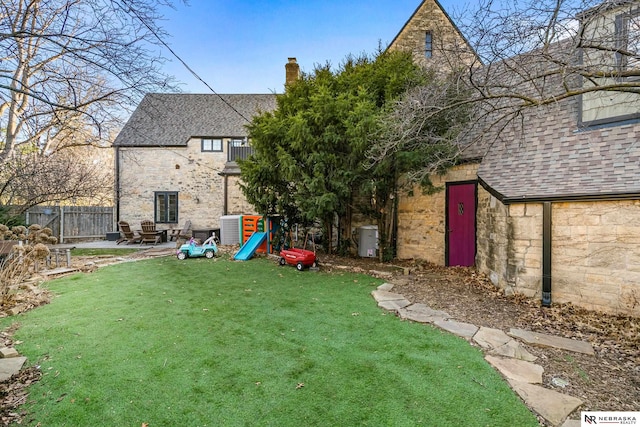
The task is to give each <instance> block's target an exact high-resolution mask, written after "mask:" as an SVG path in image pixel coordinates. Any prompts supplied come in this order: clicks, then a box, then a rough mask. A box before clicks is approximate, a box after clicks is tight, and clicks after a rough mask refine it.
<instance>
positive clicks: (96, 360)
mask: <svg viewBox="0 0 640 427" xmlns="http://www.w3.org/2000/svg"><path fill="white" fill-rule="evenodd" d="M381 283H382V282H381V281H380V280H377V279H372V278H370V277H368V276H365V275H357V274H351V273H323V272H310V271H304V272H298V271H296V269H295V268H292V267H279V266H277V265H276V264H275V263H274V262H272V261H268V260H266V259H254V260H251V261H247V262H233V261H229V260H226V259H220V258H218V259H215V260H207V259H204V258H200V259H190V260H186V261H179V260H177V259H176V258H174V257H167V258H158V259H153V260H145V261H138V262H129V263H123V264H119V265H114V266H110V267H105V268H102V269H100V270H99V271H97V272H95V273H93V274H79V275H75V276H70V277H67V278H64V279H60V280H56V281H53V282H50V283H49V284H48V286H49V288H50V289H51V290H52V291H54V292H55V293H56V294H57V295H58V296H57V297H56V298H54V299H53V301H52V303H51V304H49V305H47V306H44V307H41V308H38V309H36V310H33V311H31V312H29V313H27V314H25V315H21V316H19V317H17V318H15V319H4V321H3V323H2V324H1V326H3V327H6V326H8V325H9V322H10V321H11V320H13V321H16V322H19V323H20V325H21V326H20V328H19V329H18V331H17V332H16V334H15V339H16V340H21V341H23V343H22V344H21V345H19V346H18V350H19V351H20V352H21V353H22V354H23V355H25V356H27V357H28V358H29V362H28V363H31V364H34V365H40V366H41V369H42V372H43V373H44V376H43V378H42V379H41V381H39V382H38V383H36V384H35V385H33V386H31V387H30V396H29V402H28V404H27V405H25V406H24V407H23V408H22V409H24V410H26V411H28V412H29V416H27V417H25V423H26V424H28V425H42V426H74V427H78V426H114V427H115V426H131V427H139V426H141V425H142V424H143V423H148V426H149V427H160V426H171V427H173V426H190V427H191V426H249V425H251V426H253V425H255V426H278V427H281V426H365V425H368V426H416V425H428V426H515V425H517V426H523V427H524V426H532V427H533V426H537V425H538V423H537V421H536V418H535V417H534V416H533V415H532V414H531V412H530V411H529V410H528V409H527V408H526V407H525V406H524V405H523V403H522V402H521V401H520V399H519V398H518V397H517V396H516V395H515V394H514V393H513V392H512V391H511V389H510V388H509V387H508V386H507V384H506V382H505V381H504V380H503V379H502V378H501V377H500V375H499V374H498V373H496V372H495V371H494V370H493V369H492V368H491V367H490V366H489V365H488V364H487V363H486V362H485V361H484V360H483V356H482V354H481V352H480V351H479V350H478V349H476V348H474V347H471V346H470V345H469V344H468V343H467V342H466V341H464V340H463V339H460V338H457V337H454V336H452V335H450V334H448V333H444V332H442V331H440V330H438V329H435V328H433V327H431V326H426V325H421V324H415V323H410V322H403V321H400V320H399V319H398V318H397V317H395V316H393V315H392V314H389V313H387V312H385V311H382V310H381V309H379V308H378V307H377V306H376V304H375V302H374V300H373V298H372V297H371V296H370V292H371V291H372V290H373V289H375V287H376V286H378V285H380V284H381ZM39 423H41V424H39Z"/></svg>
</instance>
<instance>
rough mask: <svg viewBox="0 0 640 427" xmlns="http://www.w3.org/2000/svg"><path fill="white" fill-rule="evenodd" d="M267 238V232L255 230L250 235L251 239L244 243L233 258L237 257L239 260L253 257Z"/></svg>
mask: <svg viewBox="0 0 640 427" xmlns="http://www.w3.org/2000/svg"><path fill="white" fill-rule="evenodd" d="M266 238H267V233H263V232H257V231H256V232H255V233H253V234H252V235H251V237H249V240H247V241H246V242H245V244H244V245H242V247H241V248H240V250H239V251H238V252H236V254H235V255H234V256H233V259H237V260H239V261H247V260H249V259H251V257H252V256H253V254H255V253H256V250H257V249H258V248H259V247H260V245H261V244H262V242H264V241H265V240H266Z"/></svg>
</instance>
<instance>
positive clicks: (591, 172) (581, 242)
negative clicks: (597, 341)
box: [396, 1, 640, 316]
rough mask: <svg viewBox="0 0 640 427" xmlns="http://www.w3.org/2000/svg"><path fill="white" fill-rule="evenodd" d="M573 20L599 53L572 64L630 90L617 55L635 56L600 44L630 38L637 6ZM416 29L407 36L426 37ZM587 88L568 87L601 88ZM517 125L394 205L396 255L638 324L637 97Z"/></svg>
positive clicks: (594, 96)
mask: <svg viewBox="0 0 640 427" xmlns="http://www.w3.org/2000/svg"><path fill="white" fill-rule="evenodd" d="M430 3H433V2H430ZM607 5H611V6H607ZM414 18H415V15H414ZM579 18H580V19H581V24H582V26H583V29H584V31H583V32H582V34H583V37H590V40H591V41H592V42H597V43H592V45H594V44H598V43H599V44H600V46H601V48H600V49H594V50H593V51H591V50H588V49H582V50H581V51H579V54H580V55H579V57H578V60H580V61H582V64H585V65H590V64H591V63H593V64H596V61H597V64H600V65H602V64H603V63H604V64H609V65H610V66H611V67H612V68H615V67H625V68H623V69H624V70H627V71H628V70H631V71H633V70H635V71H636V72H635V73H633V72H631V73H630V75H631V76H630V77H622V78H629V79H636V80H634V81H637V79H638V77H637V75H638V73H637V71H638V70H637V68H638V66H639V63H638V62H637V57H638V56H637V55H638V44H637V38H636V42H635V44H632V43H628V44H627V45H626V46H625V48H626V49H627V50H628V51H631V52H632V53H633V52H635V56H633V55H631V56H627V57H624V56H623V55H622V56H621V55H620V53H619V52H620V51H623V49H622V48H620V46H617V45H616V46H609V48H608V49H606V48H605V49H603V48H602V46H606V44H607V43H620V39H621V37H620V35H621V34H626V35H628V36H630V35H631V34H632V33H633V32H634V31H635V32H638V31H639V29H640V25H639V24H638V22H639V21H640V7H638V2H637V1H626V2H624V1H623V2H609V3H605V4H604V6H603V7H601V8H599V9H598V10H597V14H596V13H595V12H594V11H587V12H585V13H584V14H583V15H581V16H580V17H579ZM418 21H419V20H416V22H415V23H414V24H415V28H416V30H415V31H416V32H417V31H418V30H419V28H420V26H422V27H421V28H422V31H423V32H424V31H431V30H430V25H432V24H430V23H429V22H428V21H424V20H422V21H421V22H418ZM411 26H412V25H411V24H410V23H408V24H407V25H406V26H405V29H406V28H407V27H411ZM596 28H597V30H595V29H596ZM405 29H403V31H404V30H405ZM401 34H402V32H401ZM605 35H607V36H608V37H605ZM612 36H613V37H612ZM635 36H636V37H637V36H638V34H635ZM596 37H601V38H602V39H601V40H596ZM399 38H400V37H397V38H396V42H397V40H398V39H399ZM605 38H606V40H605ZM415 40H416V43H420V44H422V45H424V43H425V42H424V40H420V39H419V38H415ZM427 40H428V39H427ZM401 47H402V46H398V48H401ZM403 48H406V46H404V47H403ZM421 49H422V48H415V47H414V48H413V50H414V51H416V52H417V51H420V50H421ZM603 55H604V56H605V57H604V58H603ZM603 60H604V62H603ZM634 67H635V68H634ZM616 69H620V68H616ZM622 75H623V76H624V73H623V74H622ZM633 75H635V77H634V76H633ZM590 81H591V82H592V83H588V82H586V81H585V82H583V81H582V80H577V87H578V88H579V89H580V88H585V87H586V88H588V85H589V84H597V85H606V84H607V83H609V82H610V81H608V80H607V78H605V77H602V78H600V79H592V80H590ZM520 123H521V128H519V129H518V128H516V127H506V128H505V129H504V130H503V131H502V132H501V134H500V138H499V140H497V139H496V140H493V142H492V143H490V144H484V143H478V142H476V145H474V146H472V149H471V150H469V151H467V152H466V153H465V154H464V156H463V161H462V162H461V163H460V164H459V165H458V166H456V167H454V168H452V169H451V170H449V171H448V173H446V174H445V175H443V176H434V177H433V182H434V184H435V185H439V186H442V187H443V188H444V191H442V192H439V193H436V194H434V195H430V196H425V195H422V194H421V192H420V191H419V190H416V191H413V192H412V195H408V194H403V195H401V196H400V197H399V207H398V257H399V258H403V259H411V258H414V259H423V260H427V261H430V262H433V263H435V264H439V265H450V266H453V265H475V266H476V267H477V268H478V270H479V271H481V272H484V273H486V274H487V275H489V277H490V278H491V280H492V282H493V283H494V284H495V285H496V286H498V287H500V288H502V289H504V290H505V291H506V292H508V293H520V294H524V295H526V296H529V297H537V298H541V300H542V302H543V304H544V305H549V304H551V302H552V301H553V302H557V303H562V302H572V303H573V304H576V305H579V306H582V307H585V308H589V309H596V310H601V311H605V312H612V313H621V314H628V315H633V316H640V245H639V243H640V179H639V178H640V95H638V93H637V92H636V93H632V92H612V91H602V90H600V91H593V92H585V93H583V94H582V95H580V96H571V97H567V98H565V99H563V100H561V101H558V102H555V103H551V104H549V105H548V106H546V107H538V108H533V109H529V110H526V111H523V112H522V120H521V122H520ZM484 136H487V135H484ZM487 140H488V139H484V141H485V142H486V141H487Z"/></svg>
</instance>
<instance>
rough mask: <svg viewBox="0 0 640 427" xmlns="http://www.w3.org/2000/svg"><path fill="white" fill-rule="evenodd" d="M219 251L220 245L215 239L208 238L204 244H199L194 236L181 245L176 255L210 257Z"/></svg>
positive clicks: (182, 257)
mask: <svg viewBox="0 0 640 427" xmlns="http://www.w3.org/2000/svg"><path fill="white" fill-rule="evenodd" d="M217 253H218V246H216V243H215V242H214V241H213V239H207V240H206V241H205V242H204V243H203V244H202V245H199V244H198V243H197V242H196V240H195V239H194V238H193V237H192V238H191V239H190V240H189V241H188V242H187V243H185V244H184V245H182V246H180V249H178V252H177V254H176V256H177V257H178V259H187V258H197V257H202V256H204V257H207V258H209V259H211V258H213V257H214V256H216V255H217Z"/></svg>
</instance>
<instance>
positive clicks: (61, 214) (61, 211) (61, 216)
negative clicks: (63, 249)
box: [58, 206, 64, 243]
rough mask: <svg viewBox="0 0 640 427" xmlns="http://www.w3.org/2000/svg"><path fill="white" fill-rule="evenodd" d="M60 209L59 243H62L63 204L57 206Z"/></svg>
mask: <svg viewBox="0 0 640 427" xmlns="http://www.w3.org/2000/svg"><path fill="white" fill-rule="evenodd" d="M58 208H59V209H60V243H64V206H59V207H58Z"/></svg>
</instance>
